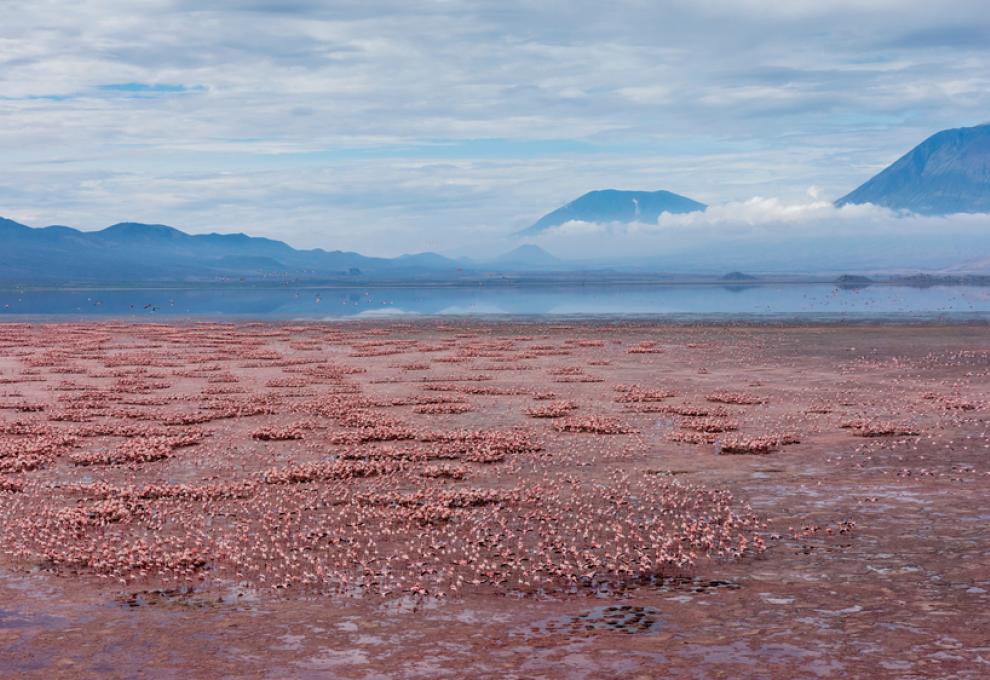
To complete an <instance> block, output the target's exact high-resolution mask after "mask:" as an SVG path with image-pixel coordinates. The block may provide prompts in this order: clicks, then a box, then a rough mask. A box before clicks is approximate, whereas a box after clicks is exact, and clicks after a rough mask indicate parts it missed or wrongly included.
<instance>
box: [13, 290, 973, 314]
mask: <svg viewBox="0 0 990 680" xmlns="http://www.w3.org/2000/svg"><path fill="white" fill-rule="evenodd" d="M404 315H411V316H442V315H461V316H499V315H504V316H559V317H564V316H649V317H668V318H671V319H678V318H683V319H688V320H690V319H693V318H717V319H723V320H724V319H732V318H749V317H764V318H767V317H768V318H775V317H777V318H807V319H819V320H821V319H860V320H868V319H882V318H891V319H895V320H896V319H939V318H954V319H963V318H978V319H979V318H990V288H987V287H975V286H932V287H929V288H911V287H903V286H888V285H874V286H868V287H864V288H841V287H836V286H834V285H830V284H774V285H769V284H766V285H742V286H740V285H712V284H707V285H704V284H701V285H699V284H665V285H652V286H645V285H639V286H600V285H599V286H561V287H551V286H471V287H437V286H434V287H408V286H407V287H391V288H390V287H363V288H362V287H353V288H291V287H282V288H254V287H224V288H219V287H204V288H195V289H112V290H110V289H108V290H96V289H92V290H10V289H8V290H0V318H11V317H15V318H26V317H30V316H35V317H49V316H55V317H76V318H78V317H124V318H147V317H173V318H174V317H228V318H240V319H244V318H257V319H325V318H348V317H350V318H364V317H377V316H404Z"/></svg>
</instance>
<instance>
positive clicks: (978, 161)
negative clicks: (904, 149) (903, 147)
mask: <svg viewBox="0 0 990 680" xmlns="http://www.w3.org/2000/svg"><path fill="white" fill-rule="evenodd" d="M835 203H836V205H838V206H842V205H846V204H849V203H854V204H856V203H873V204H874V205H879V206H883V207H886V208H892V209H894V210H909V211H911V212H915V213H919V214H922V215H949V214H952V213H985V212H990V125H978V126H976V127H969V128H956V129H953V130H943V131H942V132H939V133H937V134H934V135H932V136H931V137H929V138H928V139H926V140H925V141H923V142H922V143H921V144H919V145H918V146H916V147H914V148H913V149H911V151H909V152H908V153H907V154H905V155H904V156H901V157H900V158H899V159H897V160H896V161H895V162H894V163H893V164H892V165H890V166H889V167H887V168H886V169H885V170H883V171H882V172H880V173H879V174H878V175H876V176H874V177H873V178H872V179H870V180H869V181H868V182H866V183H865V184H863V185H862V186H861V187H859V188H858V189H856V190H855V191H853V192H851V193H849V194H847V195H845V196H843V197H842V198H840V199H839V200H838V201H836V202H835Z"/></svg>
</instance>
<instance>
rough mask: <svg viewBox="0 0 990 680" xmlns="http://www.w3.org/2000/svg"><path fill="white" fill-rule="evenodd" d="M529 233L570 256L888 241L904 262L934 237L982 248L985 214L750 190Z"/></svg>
mask: <svg viewBox="0 0 990 680" xmlns="http://www.w3.org/2000/svg"><path fill="white" fill-rule="evenodd" d="M530 240H532V241H533V242H535V243H537V244H539V245H540V246H543V247H545V248H547V249H548V250H551V251H553V252H554V253H558V254H560V255H561V256H564V257H571V258H582V257H584V258H587V257H589V254H590V253H594V254H595V255H596V256H597V257H599V258H604V257H608V258H644V257H650V256H655V257H664V256H671V255H674V254H676V253H686V254H689V255H690V256H691V258H692V260H693V261H695V262H704V261H705V256H706V254H711V253H718V254H719V255H720V256H725V255H726V254H731V253H732V251H733V250H737V252H739V253H749V254H750V255H756V256H757V257H759V258H760V261H762V262H773V261H774V260H776V263H777V265H782V264H784V263H786V262H787V260H788V259H789V258H791V257H793V256H794V253H795V252H800V254H801V255H802V256H807V261H808V262H810V263H813V262H814V253H813V252H810V251H809V250H808V249H809V248H816V247H819V246H827V247H828V248H830V249H832V250H833V251H835V252H834V253H833V255H834V258H833V259H837V258H838V255H839V254H840V253H841V251H843V250H845V251H846V254H848V255H849V260H850V261H857V260H858V259H862V258H861V256H862V255H863V252H859V251H867V250H873V251H876V249H877V248H878V247H879V246H880V245H881V244H885V245H884V247H891V248H892V249H891V250H890V253H889V254H890V257H889V259H888V261H887V264H888V265H889V266H907V263H908V260H907V259H905V257H906V255H905V252H907V256H908V257H909V259H910V261H912V262H925V255H926V249H928V248H931V247H932V245H931V244H932V243H934V242H938V248H939V252H938V253H934V255H938V256H941V255H942V253H943V252H948V253H950V254H951V257H956V256H958V259H956V260H955V262H961V261H963V260H964V259H973V258H975V257H978V256H981V255H982V256H983V257H986V256H990V215H988V214H958V215H949V216H945V217H932V216H924V215H916V214H914V213H909V212H896V211H892V210H889V209H887V208H882V207H879V206H875V205H871V204H863V205H845V206H842V207H841V208H840V207H836V206H835V205H833V204H832V203H830V202H828V201H821V200H812V201H805V202H788V201H784V200H782V199H780V198H775V197H770V198H767V197H753V198H750V199H747V200H743V201H732V202H728V203H723V204H717V205H712V206H709V207H708V208H707V209H706V210H704V211H699V212H693V213H684V214H671V213H664V214H662V215H660V217H659V219H658V220H657V221H656V222H655V223H642V222H638V223H630V224H620V223H600V224H599V223H589V222H578V221H572V222H567V223H565V224H562V225H559V226H557V227H554V228H552V229H549V230H547V231H546V232H544V233H542V234H540V235H538V236H535V237H533V238H531V239H530ZM813 244H814V245H813ZM912 244H913V245H912ZM912 250H913V251H915V252H910V251H912ZM883 254H884V253H883V252H882V250H881V251H878V252H875V253H874V254H873V255H875V257H873V259H874V260H882V259H883V258H882V256H883ZM899 258H900V259H899ZM723 259H725V258H724V257H723ZM935 260H937V258H934V259H933V263H934V262H935ZM720 261H721V260H720ZM951 263H952V260H951V259H950V260H949V261H946V262H942V261H939V264H942V265H947V264H951ZM672 264H673V265H675V266H676V265H677V264H678V263H677V262H676V261H672Z"/></svg>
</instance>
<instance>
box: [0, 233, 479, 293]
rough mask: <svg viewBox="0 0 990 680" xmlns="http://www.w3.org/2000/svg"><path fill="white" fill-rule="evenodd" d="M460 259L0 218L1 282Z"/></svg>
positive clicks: (380, 272)
mask: <svg viewBox="0 0 990 680" xmlns="http://www.w3.org/2000/svg"><path fill="white" fill-rule="evenodd" d="M459 266H460V265H459V264H458V263H456V262H454V261H453V260H450V259H448V258H445V257H443V256H441V255H437V254H435V253H420V254H417V255H407V256H403V257H399V258H395V259H387V258H375V257H365V256H364V255H360V254H358V253H351V252H344V251H339V250H335V251H325V250H319V249H317V250H296V249H295V248H292V247H291V246H289V245H288V244H286V243H283V242H282V241H275V240H272V239H267V238H258V237H253V236H247V235H245V234H202V235H192V234H187V233H185V232H183V231H180V230H179V229H176V228H174V227H169V226H166V225H161V224H138V223H133V222H124V223H121V224H115V225H113V226H110V227H107V228H106V229H103V230H100V231H80V230H78V229H73V228H71V227H63V226H52V227H43V228H37V229H36V228H32V227H28V226H25V225H23V224H20V223H18V222H14V221H13V220H8V219H4V218H0V282H4V283H53V284H70V283H135V284H147V283H155V282H158V283H160V282H218V281H224V280H239V279H245V280H271V279H277V280H286V279H292V280H304V281H318V280H323V281H326V280H339V279H345V280H353V279H354V278H355V277H357V278H361V277H376V278H397V277H403V278H419V277H429V276H431V275H433V274H434V273H436V272H450V271H452V270H455V269H457V268H458V267H459Z"/></svg>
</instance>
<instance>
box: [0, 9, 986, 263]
mask: <svg viewBox="0 0 990 680" xmlns="http://www.w3.org/2000/svg"><path fill="white" fill-rule="evenodd" d="M988 32H990V15H988V14H987V12H986V11H985V2H983V0H946V2H945V3H941V4H939V5H937V6H936V5H935V4H933V3H931V2H923V1H922V0H897V1H896V2H895V1H894V0H876V1H873V2H864V1H862V0H856V1H854V0H815V1H814V2H811V1H808V2H805V1H803V0H802V1H798V0H795V1H794V2H788V3H780V2H772V1H771V0H738V1H733V2H730V1H729V0H704V1H703V2H694V1H691V2H689V1H688V0H671V1H669V2H653V3H643V2H640V1H639V0H628V1H623V0H617V2H614V3H608V4H607V5H605V4H602V3H598V2H591V0H575V2H573V3H570V4H569V5H568V7H567V9H566V11H564V10H561V9H560V8H559V6H557V5H555V4H553V3H532V2H525V1H524V0H502V1H500V2H487V1H481V2H478V1H470V2H469V1H467V0H445V1H443V2H424V3H416V4H415V6H414V5H410V4H409V3H407V2H400V1H399V0H371V1H367V2H356V1H344V2H334V3H323V2H315V1H309V0H293V1H292V2H286V3H281V2H273V1H264V0H258V1H257V2H251V3H244V2H235V1H233V0H230V1H221V0H204V1H199V2H192V1H191V0H160V1H158V2H154V3H133V2H124V1H123V0H92V1H91V2H85V3H66V2H60V1H56V0H32V1H28V0H12V1H9V2H6V3H5V4H4V21H3V22H2V24H0V91H2V92H3V93H4V94H3V97H2V98H0V150H2V152H3V155H4V159H5V163H4V167H3V168H0V200H2V203H0V214H8V215H12V216H14V217H17V216H18V215H33V216H35V217H36V218H37V221H39V222H42V223H44V222H65V223H71V224H81V225H94V226H97V225H102V224H107V223H110V222H113V221H117V220H121V219H138V218H140V219H147V220H149V221H154V222H165V223H173V224H177V225H180V226H188V227H190V228H194V229H203V230H210V229H224V228H228V226H229V228H235V227H236V228H238V229H242V230H249V231H254V232H258V233H263V234H265V235H268V236H275V237H279V236H281V237H284V238H288V239H290V240H294V241H295V242H297V243H299V244H300V245H321V246H324V247H328V248H334V247H349V248H361V249H362V250H365V251H367V252H371V253H381V254H388V253H390V252H393V249H400V248H401V249H411V250H421V249H422V248H423V247H424V245H425V244H426V243H427V242H429V243H431V244H435V245H436V246H437V247H440V248H444V249H447V250H452V251H455V252H458V251H459V252H470V251H471V250H472V249H478V251H479V253H480V252H482V251H484V250H486V249H488V248H489V247H490V244H491V241H490V239H494V238H495V237H496V235H497V234H509V233H511V232H513V231H515V230H517V229H519V228H522V227H525V226H527V225H528V224H531V223H532V222H533V221H535V219H536V218H538V217H539V215H541V214H543V213H545V212H547V211H549V210H552V209H553V208H556V207H558V206H559V205H561V204H563V203H565V202H566V201H568V200H571V199H573V198H575V197H576V196H578V195H580V194H582V193H584V192H585V191H588V190H590V189H597V188H605V187H618V188H631V189H637V188H638V189H661V188H666V189H670V190H673V191H677V192H678V193H682V194H685V195H688V196H691V197H693V198H696V199H698V200H702V201H706V202H709V203H713V204H722V203H725V202H729V201H737V202H738V201H744V200H745V199H746V197H749V196H753V195H755V194H760V195H765V196H780V197H781V200H782V201H784V203H785V204H787V205H789V203H788V202H793V201H794V200H797V199H799V198H801V197H803V196H804V191H805V187H807V186H809V185H812V184H814V185H816V186H819V187H820V191H821V193H820V197H821V199H822V200H825V199H826V198H832V197H836V196H839V195H843V194H845V193H846V192H848V191H849V190H850V189H852V188H854V187H855V186H857V185H858V184H859V183H861V182H862V181H864V180H865V179H867V178H868V177H869V176H870V175H871V174H873V173H874V172H875V171H876V170H878V169H880V168H881V167H883V166H884V165H886V164H887V163H889V162H890V161H892V160H894V159H895V158H897V157H898V156H899V155H900V154H902V153H903V152H904V151H906V150H907V149H909V148H910V147H911V146H913V145H914V144H916V143H917V142H919V141H920V140H921V139H923V138H924V137H926V136H927V135H928V134H930V133H932V132H934V131H936V130H938V129H941V128H945V127H953V126H959V125H968V124H975V123H979V122H984V120H985V116H986V114H985V112H986V111H987V110H990V75H988V74H990V50H988V49H986V45H985V44H983V43H982V42H981V41H980V40H978V37H979V36H980V35H985V34H987V33H988ZM957 38H958V40H957ZM727 54H731V55H732V58H731V59H727V58H726V56H725V55H727ZM444 145H446V146H447V147H449V148H451V149H455V150H456V151H455V152H453V153H451V154H448V156H447V157H440V156H439V155H438V153H437V148H438V147H440V146H444ZM55 167H58V170H57V171H53V170H52V169H53V168H55ZM345 188H346V191H345V190H344V189H345ZM358 198H361V199H364V201H365V202H364V203H360V202H359V201H358V200H357V199H358ZM211 200H212V204H211ZM135 213H140V214H135ZM235 216H236V217H235ZM321 216H322V218H321ZM431 247H432V246H431Z"/></svg>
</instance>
